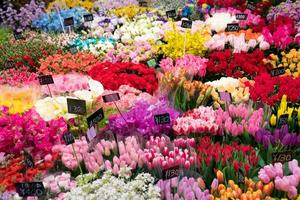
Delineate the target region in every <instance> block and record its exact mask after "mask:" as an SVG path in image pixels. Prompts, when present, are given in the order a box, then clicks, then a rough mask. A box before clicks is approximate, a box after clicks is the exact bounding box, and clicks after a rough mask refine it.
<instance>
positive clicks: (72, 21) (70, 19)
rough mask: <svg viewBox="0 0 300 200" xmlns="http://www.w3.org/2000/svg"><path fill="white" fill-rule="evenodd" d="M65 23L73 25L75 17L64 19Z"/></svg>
mask: <svg viewBox="0 0 300 200" xmlns="http://www.w3.org/2000/svg"><path fill="white" fill-rule="evenodd" d="M64 25H65V26H73V25H74V18H73V17H68V18H65V19H64Z"/></svg>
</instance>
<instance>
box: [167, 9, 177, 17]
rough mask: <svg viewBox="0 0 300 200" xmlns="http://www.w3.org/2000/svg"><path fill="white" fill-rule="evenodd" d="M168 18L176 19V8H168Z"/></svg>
mask: <svg viewBox="0 0 300 200" xmlns="http://www.w3.org/2000/svg"><path fill="white" fill-rule="evenodd" d="M166 15H167V18H171V19H175V18H176V16H177V15H176V10H168V11H167V12H166Z"/></svg>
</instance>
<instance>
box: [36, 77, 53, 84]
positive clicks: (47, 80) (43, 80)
mask: <svg viewBox="0 0 300 200" xmlns="http://www.w3.org/2000/svg"><path fill="white" fill-rule="evenodd" d="M38 79H39V82H40V85H48V84H53V83H54V81H53V77H52V75H45V76H39V77H38Z"/></svg>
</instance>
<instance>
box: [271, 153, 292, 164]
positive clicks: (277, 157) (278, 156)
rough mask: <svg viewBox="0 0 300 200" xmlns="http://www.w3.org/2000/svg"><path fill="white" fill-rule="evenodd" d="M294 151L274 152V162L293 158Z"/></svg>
mask: <svg viewBox="0 0 300 200" xmlns="http://www.w3.org/2000/svg"><path fill="white" fill-rule="evenodd" d="M293 154H294V152H293V151H284V152H275V153H272V161H273V163H276V162H280V163H285V162H289V161H291V160H293Z"/></svg>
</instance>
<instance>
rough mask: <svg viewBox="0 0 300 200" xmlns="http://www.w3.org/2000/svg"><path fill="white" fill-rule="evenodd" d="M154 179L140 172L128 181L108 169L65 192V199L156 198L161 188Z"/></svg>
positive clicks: (147, 199)
mask: <svg viewBox="0 0 300 200" xmlns="http://www.w3.org/2000/svg"><path fill="white" fill-rule="evenodd" d="M153 181H154V178H153V177H152V176H151V175H150V174H148V173H140V174H139V175H138V176H137V177H136V178H135V179H133V180H131V181H126V179H124V178H117V177H115V176H113V175H112V173H111V172H110V171H107V172H105V173H104V175H103V176H102V178H101V179H97V180H95V181H93V182H92V183H88V184H86V185H83V186H81V187H76V188H73V189H72V190H71V191H70V192H68V193H66V194H65V199H70V200H81V199H85V200H94V199H101V200H121V199H122V200H125V199H126V200H156V199H159V197H160V189H159V188H158V187H157V186H154V185H153Z"/></svg>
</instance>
